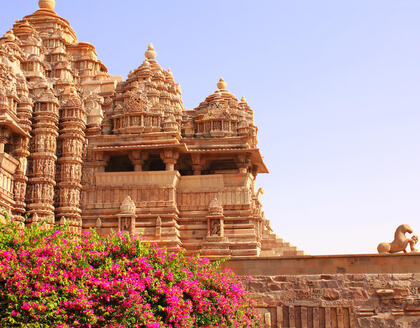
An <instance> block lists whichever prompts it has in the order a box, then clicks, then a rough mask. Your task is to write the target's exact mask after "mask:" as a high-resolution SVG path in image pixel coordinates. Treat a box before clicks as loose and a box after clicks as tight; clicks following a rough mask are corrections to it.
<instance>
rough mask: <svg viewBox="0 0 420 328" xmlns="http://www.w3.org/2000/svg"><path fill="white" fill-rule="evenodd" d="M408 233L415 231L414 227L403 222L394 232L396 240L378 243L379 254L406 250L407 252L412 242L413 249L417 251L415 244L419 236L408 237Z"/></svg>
mask: <svg viewBox="0 0 420 328" xmlns="http://www.w3.org/2000/svg"><path fill="white" fill-rule="evenodd" d="M406 233H413V229H411V227H410V226H409V225H408V224H401V225H400V226H399V227H398V228H397V230H396V231H395V234H394V240H393V241H392V242H390V243H380V244H379V245H378V253H379V254H390V253H398V252H404V253H407V251H406V248H407V246H408V245H409V244H410V246H411V250H412V251H415V248H414V245H415V244H416V243H417V241H418V239H417V236H413V238H411V239H410V238H407V237H406V235H405V234H406Z"/></svg>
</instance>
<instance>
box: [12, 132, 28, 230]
mask: <svg viewBox="0 0 420 328" xmlns="http://www.w3.org/2000/svg"><path fill="white" fill-rule="evenodd" d="M15 147H16V148H15V151H14V156H15V157H16V159H17V160H18V161H19V166H18V168H17V170H16V172H15V175H14V199H15V206H14V208H13V211H12V213H13V215H14V217H15V220H16V221H18V222H22V223H23V215H24V214H25V211H26V203H25V194H26V184H27V182H28V178H27V176H26V169H27V157H28V156H29V138H26V137H21V136H20V137H18V139H17V144H16V145H15Z"/></svg>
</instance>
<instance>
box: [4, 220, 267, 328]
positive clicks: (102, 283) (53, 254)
mask: <svg viewBox="0 0 420 328" xmlns="http://www.w3.org/2000/svg"><path fill="white" fill-rule="evenodd" d="M60 228H61V230H60V229H59V228H58V227H55V228H53V229H48V230H45V229H40V227H39V226H36V225H35V226H32V227H30V228H27V229H25V230H24V231H19V230H17V229H16V228H15V226H14V225H13V223H9V224H6V225H0V327H56V328H65V327H86V328H95V327H115V328H116V327H144V328H160V327H176V328H187V327H188V328H190V327H208V328H210V327H261V323H260V321H259V318H258V315H257V314H256V312H255V311H254V310H253V309H252V306H251V305H250V301H249V299H248V297H247V296H246V294H245V293H244V290H243V288H242V286H241V283H240V281H239V279H238V278H237V277H236V276H235V275H234V274H233V273H232V272H229V271H225V272H219V270H218V269H217V267H216V266H215V265H214V264H212V263H210V262H209V261H208V260H206V259H204V258H200V257H190V258H188V257H185V256H184V255H183V254H182V252H179V253H169V252H167V251H166V250H163V249H160V248H158V247H157V246H156V245H151V244H148V243H146V242H144V241H142V240H141V239H140V238H137V237H130V236H129V235H127V234H113V235H110V236H108V237H100V236H98V235H97V234H96V233H94V232H89V233H85V234H84V235H83V237H82V238H75V237H74V236H72V235H71V234H69V233H67V232H66V229H65V228H64V229H63V227H60Z"/></svg>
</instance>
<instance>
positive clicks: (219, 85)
mask: <svg viewBox="0 0 420 328" xmlns="http://www.w3.org/2000/svg"><path fill="white" fill-rule="evenodd" d="M226 87H227V84H226V82H225V80H223V78H220V80H219V82H218V83H217V88H218V89H219V90H226Z"/></svg>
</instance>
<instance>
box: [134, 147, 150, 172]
mask: <svg viewBox="0 0 420 328" xmlns="http://www.w3.org/2000/svg"><path fill="white" fill-rule="evenodd" d="M148 157H149V154H148V153H145V152H141V151H133V152H131V153H130V161H131V163H133V165H134V171H136V172H137V171H143V163H144V161H146V160H147V158H148Z"/></svg>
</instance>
